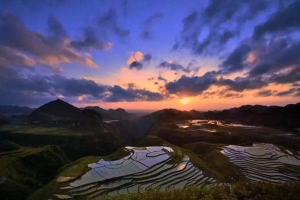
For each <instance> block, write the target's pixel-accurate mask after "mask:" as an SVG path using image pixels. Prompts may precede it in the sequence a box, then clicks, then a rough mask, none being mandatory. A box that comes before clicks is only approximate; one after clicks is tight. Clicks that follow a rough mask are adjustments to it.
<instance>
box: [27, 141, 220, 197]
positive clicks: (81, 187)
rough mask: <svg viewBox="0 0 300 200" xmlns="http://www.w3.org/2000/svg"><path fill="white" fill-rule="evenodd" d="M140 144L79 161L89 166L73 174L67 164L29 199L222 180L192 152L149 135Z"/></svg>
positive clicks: (86, 194)
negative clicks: (104, 156)
mask: <svg viewBox="0 0 300 200" xmlns="http://www.w3.org/2000/svg"><path fill="white" fill-rule="evenodd" d="M150 143H151V144H153V145H157V144H159V145H162V144H163V143H164V144H165V145H166V146H149V144H150ZM140 146H148V147H127V148H126V150H127V153H129V155H127V156H125V157H124V158H121V159H118V160H108V159H105V160H100V159H99V158H98V160H97V158H95V159H94V160H95V161H94V162H90V163H87V162H85V161H84V160H83V162H85V165H86V167H87V166H89V168H81V169H78V171H77V172H75V173H74V171H73V170H72V168H73V167H74V166H75V164H74V165H73V166H72V165H70V166H69V167H68V168H66V169H65V170H64V171H63V172H62V173H61V174H59V175H58V176H57V177H56V179H55V180H53V181H52V182H51V183H49V184H48V185H47V186H45V187H44V188H43V189H41V190H39V191H37V192H36V193H34V194H33V195H32V196H31V197H30V198H29V199H47V198H52V199H63V198H69V199H88V198H89V199H97V198H99V197H101V196H115V195H119V194H127V193H137V192H143V191H145V190H146V189H148V188H156V189H159V190H164V189H167V188H169V189H176V188H184V187H187V186H189V185H198V186H201V185H202V186H206V185H211V184H215V183H216V182H220V181H221V182H222V181H224V179H223V177H222V175H221V174H219V173H218V172H216V171H214V170H211V169H210V168H208V167H207V165H206V164H205V163H204V162H203V161H201V159H199V158H198V157H197V156H196V155H195V154H193V153H192V152H189V151H187V150H184V149H182V148H179V147H176V146H174V145H170V144H168V143H165V141H163V140H161V139H159V138H153V137H150V138H148V139H146V140H144V141H142V142H141V143H140ZM121 152H122V151H119V153H121ZM120 157H123V156H120ZM115 158H118V157H115ZM76 165H78V163H76ZM69 171H73V173H69ZM66 175H69V176H66ZM42 194H47V195H48V196H43V195H42Z"/></svg>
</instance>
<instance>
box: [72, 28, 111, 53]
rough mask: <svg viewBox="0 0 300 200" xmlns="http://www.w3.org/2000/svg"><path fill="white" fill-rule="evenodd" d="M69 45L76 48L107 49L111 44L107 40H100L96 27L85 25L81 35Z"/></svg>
mask: <svg viewBox="0 0 300 200" xmlns="http://www.w3.org/2000/svg"><path fill="white" fill-rule="evenodd" d="M71 45H72V46H73V47H74V48H76V49H78V50H87V49H98V50H108V49H110V48H111V46H112V44H111V43H109V42H104V41H101V40H100V36H99V35H97V33H96V29H94V28H93V27H85V28H84V29H83V37H81V38H79V39H78V40H73V41H72V42H71Z"/></svg>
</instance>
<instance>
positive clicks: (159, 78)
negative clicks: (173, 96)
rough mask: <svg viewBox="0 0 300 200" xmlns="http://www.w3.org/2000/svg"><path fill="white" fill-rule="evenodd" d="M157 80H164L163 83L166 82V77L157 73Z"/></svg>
mask: <svg viewBox="0 0 300 200" xmlns="http://www.w3.org/2000/svg"><path fill="white" fill-rule="evenodd" d="M157 80H158V81H164V82H165V83H166V82H168V81H167V79H165V78H164V77H162V76H161V75H159V76H158V77H157Z"/></svg>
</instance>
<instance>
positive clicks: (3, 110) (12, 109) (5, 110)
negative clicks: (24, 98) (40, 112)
mask: <svg viewBox="0 0 300 200" xmlns="http://www.w3.org/2000/svg"><path fill="white" fill-rule="evenodd" d="M32 111H34V108H29V107H27V106H23V107H21V106H1V105H0V116H1V115H2V116H11V115H28V114H30V113H31V112H32Z"/></svg>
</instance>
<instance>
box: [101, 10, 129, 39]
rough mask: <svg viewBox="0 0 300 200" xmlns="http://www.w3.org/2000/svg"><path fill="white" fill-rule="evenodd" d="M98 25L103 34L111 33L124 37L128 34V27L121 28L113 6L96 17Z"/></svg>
mask: <svg viewBox="0 0 300 200" xmlns="http://www.w3.org/2000/svg"><path fill="white" fill-rule="evenodd" d="M98 25H99V28H100V30H101V31H102V33H103V34H104V35H109V34H111V33H113V34H115V35H116V36H117V37H120V38H124V37H127V36H129V34H130V30H129V29H125V28H121V27H120V25H119V24H118V16H117V11H116V9H114V8H110V9H108V11H107V12H106V13H104V14H103V15H101V16H100V17H99V18H98Z"/></svg>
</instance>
